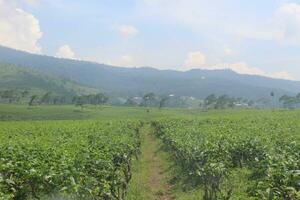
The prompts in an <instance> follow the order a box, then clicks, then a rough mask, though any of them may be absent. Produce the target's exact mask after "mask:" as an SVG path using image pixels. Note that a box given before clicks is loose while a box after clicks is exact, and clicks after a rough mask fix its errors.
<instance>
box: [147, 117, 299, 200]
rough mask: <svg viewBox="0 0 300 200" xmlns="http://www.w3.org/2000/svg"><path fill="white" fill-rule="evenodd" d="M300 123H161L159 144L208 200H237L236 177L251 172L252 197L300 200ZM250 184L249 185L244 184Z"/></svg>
mask: <svg viewBox="0 0 300 200" xmlns="http://www.w3.org/2000/svg"><path fill="white" fill-rule="evenodd" d="M299 122H300V119H295V118H292V117H290V118H289V117H286V116H285V117H282V116H280V115H279V114H277V115H268V116H252V117H247V118H244V117H241V118H230V117H227V118H219V119H205V120H204V119H202V120H183V119H182V120H158V121H154V122H153V123H152V126H153V127H154V128H155V130H156V133H157V135H158V137H159V138H161V139H162V141H163V143H164V144H165V146H166V147H167V148H168V149H169V151H170V152H171V153H172V154H173V157H174V159H175V161H176V163H179V164H180V165H181V168H182V169H183V171H184V172H186V174H188V176H190V179H192V180H194V181H196V182H197V184H198V185H200V186H201V187H202V188H203V197H199V199H201V198H203V199H204V200H216V199H223V200H228V199H231V198H232V195H233V193H234V192H235V188H234V185H233V184H231V183H230V178H229V177H231V175H232V174H233V173H234V172H236V171H238V169H247V170H249V171H250V172H251V173H250V175H249V177H248V180H247V181H249V183H254V184H249V185H250V186H249V187H248V189H247V191H246V192H247V193H248V197H249V199H250V198H253V199H266V200H271V199H272V200H273V199H274V200H277V199H278V200H279V199H285V200H297V199H300V192H299V191H300V123H299ZM245 184H246V183H245Z"/></svg>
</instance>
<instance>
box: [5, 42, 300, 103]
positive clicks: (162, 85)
mask: <svg viewBox="0 0 300 200" xmlns="http://www.w3.org/2000/svg"><path fill="white" fill-rule="evenodd" d="M0 62H2V63H12V64H17V65H21V66H24V67H28V66H29V67H30V68H33V69H36V70H39V71H41V72H43V73H45V74H51V75H54V76H57V77H60V78H66V79H71V80H74V81H76V82H79V83H81V84H84V85H88V86H91V87H96V88H99V89H101V90H103V91H105V92H107V93H110V94H113V95H121V96H134V95H142V94H144V93H146V92H155V93H159V94H169V93H173V94H176V95H181V96H194V97H200V98H203V97H206V96H207V95H209V94H212V93H215V94H219V95H220V94H228V95H231V96H235V97H246V98H252V99H257V98H263V97H268V96H269V94H270V92H271V91H274V92H275V93H276V94H277V95H278V96H279V95H282V94H295V93H298V92H300V82H296V81H287V80H279V79H271V78H267V77H261V76H250V75H241V74H237V73H235V72H233V71H230V70H213V71H211V70H192V71H188V72H180V71H174V70H157V69H154V68H121V67H113V66H108V65H103V64H97V63H91V62H85V61H76V60H67V59H58V58H54V57H48V56H41V55H33V54H29V53H25V52H22V51H16V50H14V49H9V48H5V47H0Z"/></svg>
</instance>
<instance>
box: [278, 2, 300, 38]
mask: <svg viewBox="0 0 300 200" xmlns="http://www.w3.org/2000/svg"><path fill="white" fill-rule="evenodd" d="M275 20H276V22H277V23H278V28H279V29H280V30H281V38H280V39H281V40H285V41H286V42H287V43H289V44H295V43H297V44H300V4H296V3H288V4H284V5H283V6H281V7H280V8H279V9H278V11H277V12H276V15H275Z"/></svg>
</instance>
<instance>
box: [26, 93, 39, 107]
mask: <svg viewBox="0 0 300 200" xmlns="http://www.w3.org/2000/svg"><path fill="white" fill-rule="evenodd" d="M37 98H38V96H37V95H32V96H31V97H30V100H29V102H28V106H33V105H34V101H35V100H36V99H37Z"/></svg>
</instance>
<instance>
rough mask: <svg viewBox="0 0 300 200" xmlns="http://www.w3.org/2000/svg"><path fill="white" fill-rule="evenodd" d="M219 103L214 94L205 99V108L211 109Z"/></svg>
mask: <svg viewBox="0 0 300 200" xmlns="http://www.w3.org/2000/svg"><path fill="white" fill-rule="evenodd" d="M216 102H217V97H216V95H214V94H211V95H209V96H208V97H206V98H205V99H204V106H205V107H206V108H208V107H211V105H212V104H215V103H216Z"/></svg>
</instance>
